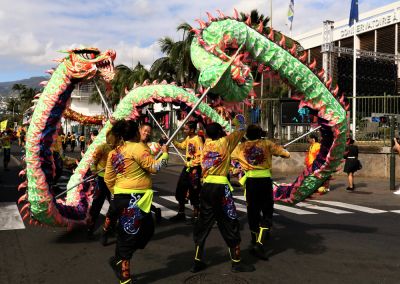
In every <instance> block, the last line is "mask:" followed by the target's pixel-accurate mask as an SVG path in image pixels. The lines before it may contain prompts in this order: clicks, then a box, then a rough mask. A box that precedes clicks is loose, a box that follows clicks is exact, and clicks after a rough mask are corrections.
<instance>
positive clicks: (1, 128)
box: [0, 119, 8, 132]
mask: <svg viewBox="0 0 400 284" xmlns="http://www.w3.org/2000/svg"><path fill="white" fill-rule="evenodd" d="M7 122H8V120H7V119H6V120H3V121H2V122H0V131H1V132H3V131H5V130H6V129H7Z"/></svg>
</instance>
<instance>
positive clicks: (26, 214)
mask: <svg viewBox="0 0 400 284" xmlns="http://www.w3.org/2000/svg"><path fill="white" fill-rule="evenodd" d="M28 217H29V212H26V213H25V215H24V216H23V217H22V221H25V220H26V218H28Z"/></svg>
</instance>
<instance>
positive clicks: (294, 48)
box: [289, 43, 297, 55]
mask: <svg viewBox="0 0 400 284" xmlns="http://www.w3.org/2000/svg"><path fill="white" fill-rule="evenodd" d="M296 49H297V45H296V44H295V43H293V46H292V48H291V49H290V50H289V51H290V54H291V55H294V54H295V53H296Z"/></svg>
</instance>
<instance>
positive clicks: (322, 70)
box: [317, 68, 325, 78]
mask: <svg viewBox="0 0 400 284" xmlns="http://www.w3.org/2000/svg"><path fill="white" fill-rule="evenodd" d="M324 74H325V70H324V68H322V69H321V71H319V72H318V74H317V75H318V77H320V78H322V76H324Z"/></svg>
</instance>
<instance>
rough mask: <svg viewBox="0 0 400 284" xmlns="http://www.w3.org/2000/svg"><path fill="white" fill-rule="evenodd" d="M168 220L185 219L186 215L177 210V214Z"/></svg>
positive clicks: (177, 220) (179, 220)
mask: <svg viewBox="0 0 400 284" xmlns="http://www.w3.org/2000/svg"><path fill="white" fill-rule="evenodd" d="M169 220H170V221H172V222H182V221H186V215H185V213H182V212H178V214H176V215H175V216H173V217H171V218H169Z"/></svg>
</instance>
